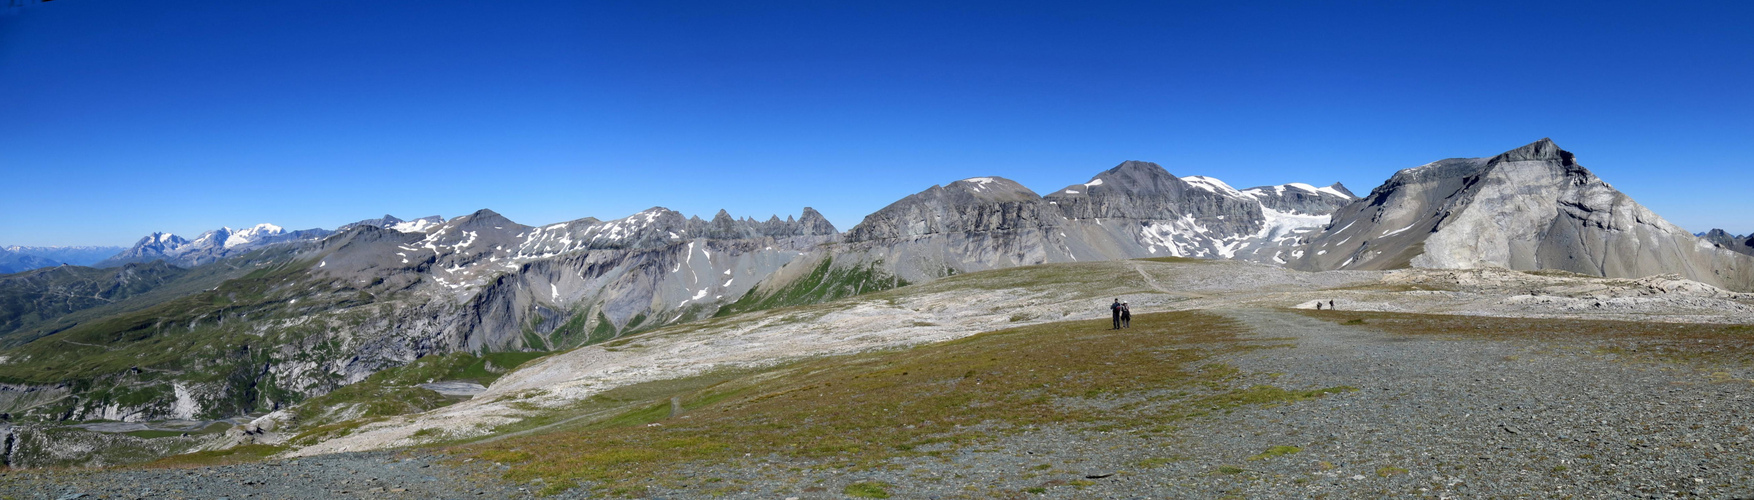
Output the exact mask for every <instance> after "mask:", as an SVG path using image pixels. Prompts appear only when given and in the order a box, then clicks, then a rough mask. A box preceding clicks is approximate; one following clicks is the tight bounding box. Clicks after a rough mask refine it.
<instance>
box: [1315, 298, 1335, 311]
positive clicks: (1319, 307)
mask: <svg viewBox="0 0 1754 500" xmlns="http://www.w3.org/2000/svg"><path fill="white" fill-rule="evenodd" d="M1321 308H1322V303H1321V302H1317V303H1316V309H1321ZM1328 310H1329V311H1333V310H1335V309H1334V301H1332V300H1330V301H1328Z"/></svg>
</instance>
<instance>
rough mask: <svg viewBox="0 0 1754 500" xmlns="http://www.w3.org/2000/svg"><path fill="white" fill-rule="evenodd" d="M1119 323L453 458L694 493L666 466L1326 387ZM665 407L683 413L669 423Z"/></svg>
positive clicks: (1045, 329) (731, 393) (1141, 419)
mask: <svg viewBox="0 0 1754 500" xmlns="http://www.w3.org/2000/svg"><path fill="white" fill-rule="evenodd" d="M1134 319H1135V321H1134V326H1135V327H1134V328H1132V329H1128V330H1118V331H1117V330H1109V329H1107V325H1108V321H1106V320H1101V321H1077V322H1062V323H1048V324H1041V325H1031V326H1026V327H1021V328H1014V329H1008V330H1002V331H996V332H990V333H985V334H980V335H975V336H972V337H969V338H965V339H961V340H956V341H951V342H943V343H937V344H930V345H925V346H919V347H915V348H911V349H905V350H899V351H888V352H880V353H872V354H862V355H853V356H837V357H830V358H823V359H819V360H814V361H807V362H803V363H798V364H793V365H789V366H786V367H783V368H779V369H777V370H778V373H775V372H768V373H763V374H758V375H753V376H749V377H744V378H740V379H737V380H731V381H726V382H723V383H719V384H716V385H713V386H711V387H707V388H704V389H698V390H694V391H692V392H688V393H684V394H676V395H673V396H665V397H661V398H653V400H652V401H650V402H649V403H648V404H646V405H645V406H638V407H635V409H633V410H631V411H627V412H625V413H623V414H621V415H619V416H617V417H614V418H612V419H608V420H605V421H601V422H598V423H596V424H592V425H589V426H586V427H583V428H576V429H572V430H567V431H561V432H555V433H550V434H543V435H533V436H524V437H519V438H514V439H508V440H505V441H500V442H495V443H491V444H486V445H470V446H465V447H462V448H457V451H458V452H460V453H463V454H470V455H473V456H476V457H479V458H490V457H491V459H497V460H495V461H501V462H509V463H510V465H511V470H510V471H509V472H508V473H507V478H508V479H511V480H515V481H528V480H531V479H535V478H543V479H544V480H545V481H546V484H548V485H549V488H548V490H547V491H548V492H550V493H553V492H558V491H563V490H565V489H567V488H571V487H573V486H575V485H579V484H585V485H588V486H590V487H592V488H594V489H596V490H598V491H600V492H603V493H608V494H628V495H633V494H639V493H640V492H641V491H643V488H644V485H645V484H647V481H648V480H652V481H655V482H656V483H655V484H659V485H662V486H665V487H671V488H676V487H682V488H690V487H695V486H700V487H705V485H701V484H692V483H691V481H692V478H686V477H678V475H679V474H680V472H678V467H679V466H681V465H683V464H687V463H703V464H712V463H724V462H728V461H731V460H734V459H740V458H742V457H744V456H745V454H752V455H754V456H759V457H770V456H777V458H780V459H786V460H805V461H808V462H812V463H817V464H830V465H829V466H834V467H849V468H863V467H874V466H881V465H882V463H883V462H884V461H886V460H888V459H891V458H895V457H907V456H921V455H938V454H942V453H944V452H946V451H949V450H954V449H956V448H958V447H961V446H966V445H969V444H973V443H980V442H984V441H987V440H990V439H991V438H992V437H993V436H994V435H996V434H1005V433H1012V432H1020V431H1025V430H1028V429H1030V428H1032V427H1033V426H1037V425H1069V426H1072V427H1073V428H1074V429H1079V428H1082V429H1095V428H1099V427H1100V428H1103V429H1114V428H1117V427H1118V428H1135V427H1137V428H1147V427H1152V426H1161V425H1162V424H1163V423H1164V422H1165V421H1167V420H1174V419H1177V418H1185V417H1187V416H1190V415H1200V414H1205V413H1206V409H1208V408H1221V407H1230V406H1235V405H1241V404H1263V403H1264V404H1273V403H1277V402H1284V401H1296V400H1299V399H1305V398H1309V397H1319V396H1321V395H1324V394H1327V393H1329V392H1332V391H1334V390H1335V389H1329V390H1319V391H1285V390H1282V389H1277V388H1270V387H1269V386H1255V387H1249V388H1240V387H1231V385H1232V384H1226V382H1228V381H1231V380H1234V379H1236V378H1237V377H1238V375H1239V374H1238V373H1236V371H1235V370H1234V369H1228V367H1224V366H1223V365H1215V364H1212V363H1202V361H1204V360H1206V359H1208V358H1210V357H1211V356H1213V355H1215V354H1218V353H1221V352H1232V351H1235V350H1239V349H1247V348H1249V347H1245V346H1241V345H1239V343H1238V342H1236V335H1237V334H1239V333H1241V332H1242V331H1243V329H1244V327H1242V326H1241V325H1240V324H1237V323H1236V322H1234V321H1232V320H1229V319H1226V318H1223V317H1220V316H1216V315H1211V314H1205V313H1199V312H1170V313H1156V314H1142V315H1139V316H1138V317H1137V318H1134ZM671 397H674V398H676V399H677V400H678V401H679V402H681V403H682V406H683V407H685V408H687V409H688V410H689V411H686V412H683V413H681V414H672V412H671V411H670V408H671V403H670V399H671ZM1141 400H1149V401H1151V402H1152V404H1135V403H1136V402H1138V401H1141Z"/></svg>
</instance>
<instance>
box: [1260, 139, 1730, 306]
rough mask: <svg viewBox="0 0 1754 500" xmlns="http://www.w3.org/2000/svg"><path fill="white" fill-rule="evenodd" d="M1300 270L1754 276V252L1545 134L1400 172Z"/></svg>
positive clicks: (1322, 238) (1325, 237)
mask: <svg viewBox="0 0 1754 500" xmlns="http://www.w3.org/2000/svg"><path fill="white" fill-rule="evenodd" d="M1293 255H1294V258H1293V259H1292V260H1291V265H1292V266H1293V267H1295V268H1299V269H1309V270H1320V269H1391V268H1400V267H1408V266H1412V267H1432V268H1479V267H1502V268H1509V269H1519V270H1536V269H1557V270H1564V271H1572V272H1577V273H1582V274H1588V275H1594V276H1607V277H1624V278H1638V277H1644V276H1650V275H1654V274H1666V273H1672V274H1679V275H1681V276H1685V277H1687V278H1689V279H1693V280H1697V281H1701V282H1705V283H1709V284H1713V285H1717V286H1721V287H1725V288H1730V289H1735V290H1748V289H1749V288H1750V287H1751V286H1754V257H1750V256H1748V255H1744V254H1739V253H1736V252H1733V251H1730V250H1726V249H1722V248H1718V247H1717V246H1716V245H1712V244H1711V243H1709V242H1706V241H1704V240H1701V239H1700V238H1698V237H1695V236H1693V235H1692V234H1688V233H1687V232H1686V231H1685V230H1683V229H1681V228H1679V227H1676V226H1675V225H1674V224H1670V223H1669V222H1668V221H1666V220H1663V219H1662V217H1659V216H1657V215H1656V214H1655V213H1652V212H1651V211H1650V210H1648V209H1646V208H1645V207H1644V206H1642V205H1639V204H1638V203H1637V202H1635V201H1633V200H1632V199H1631V198H1630V197H1628V196H1626V195H1625V194H1623V193H1621V192H1619V191H1617V190H1615V189H1614V188H1613V186H1610V185H1608V183H1606V182H1603V181H1602V180H1601V179H1599V178H1597V177H1596V176H1595V175H1594V174H1591V173H1590V172H1589V170H1586V169H1584V168H1583V166H1581V165H1579V164H1578V163H1577V161H1576V157H1575V156H1573V155H1572V154H1571V153H1570V152H1567V151H1564V150H1562V149H1560V148H1559V146H1558V145H1556V144H1554V143H1553V141H1551V140H1549V139H1542V140H1540V141H1536V142H1534V143H1532V144H1529V145H1527V146H1523V147H1521V148H1517V149H1514V150H1511V151H1508V152H1506V153H1504V154H1500V155H1498V156H1495V157H1492V158H1473V159H1450V160H1442V161H1438V162H1433V163H1430V164H1427V165H1424V166H1420V167H1416V168H1412V169H1407V170H1402V171H1400V172H1398V173H1396V174H1395V175H1394V176H1393V177H1391V178H1390V179H1389V181H1388V182H1386V183H1384V184H1383V185H1382V186H1379V187H1377V188H1376V189H1375V190H1373V191H1371V194H1370V195H1368V196H1366V197H1364V198H1362V199H1359V200H1358V201H1356V202H1353V203H1352V204H1349V205H1347V206H1345V207H1342V208H1340V209H1339V211H1337V212H1335V214H1334V220H1333V222H1332V223H1330V224H1329V225H1327V226H1326V227H1325V228H1324V230H1323V231H1322V233H1321V234H1319V235H1317V236H1315V237H1313V238H1311V239H1310V241H1309V244H1308V245H1306V246H1303V247H1301V248H1299V249H1298V251H1297V252H1296V253H1294V254H1293Z"/></svg>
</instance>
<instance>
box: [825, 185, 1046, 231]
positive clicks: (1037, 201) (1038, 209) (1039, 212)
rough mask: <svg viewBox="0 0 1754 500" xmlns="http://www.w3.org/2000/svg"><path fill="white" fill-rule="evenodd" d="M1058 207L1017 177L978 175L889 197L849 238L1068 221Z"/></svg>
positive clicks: (1007, 228)
mask: <svg viewBox="0 0 1754 500" xmlns="http://www.w3.org/2000/svg"><path fill="white" fill-rule="evenodd" d="M1058 212H1059V211H1058V210H1057V209H1056V208H1055V207H1053V206H1051V205H1050V204H1048V203H1046V202H1045V201H1044V200H1042V198H1041V196H1038V195H1036V194H1035V192H1034V191H1030V190H1029V188H1026V187H1023V185H1022V184H1018V183H1017V182H1016V181H1013V180H1010V179H1006V178H1003V177H976V178H972V179H964V180H960V181H956V182H952V183H950V185H948V186H932V187H930V188H927V189H926V190H925V191H921V192H919V193H914V194H912V195H908V196H907V197H906V198H902V199H901V200H899V201H896V202H895V203H891V204H890V205H889V206H887V207H883V209H881V210H878V211H877V212H876V213H873V214H871V215H867V216H865V220H864V221H863V222H860V223H859V225H857V226H853V228H852V229H850V230H848V231H847V235H846V241H849V242H861V241H874V240H889V239H898V238H918V237H924V236H930V235H937V234H957V233H966V232H979V231H1012V230H1019V229H1025V228H1044V227H1051V226H1057V225H1060V224H1062V223H1063V222H1064V217H1061V216H1060V215H1059V213H1058Z"/></svg>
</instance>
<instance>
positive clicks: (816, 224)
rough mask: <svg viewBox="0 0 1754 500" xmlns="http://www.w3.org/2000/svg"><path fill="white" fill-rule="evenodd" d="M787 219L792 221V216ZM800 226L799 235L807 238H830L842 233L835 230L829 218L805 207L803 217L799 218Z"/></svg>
mask: <svg viewBox="0 0 1754 500" xmlns="http://www.w3.org/2000/svg"><path fill="white" fill-rule="evenodd" d="M786 218H787V219H788V220H790V219H791V217H790V216H788V217H786ZM798 226H799V228H800V231H799V234H802V235H806V236H828V235H833V234H835V233H839V232H840V231H839V230H836V229H835V228H834V224H831V223H829V222H828V218H827V217H823V216H822V214H821V213H818V212H817V211H816V209H814V208H810V207H804V213H803V215H800V216H799V217H798Z"/></svg>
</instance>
